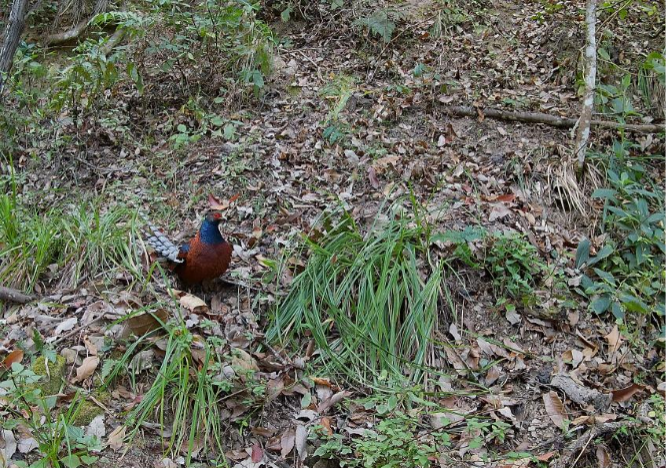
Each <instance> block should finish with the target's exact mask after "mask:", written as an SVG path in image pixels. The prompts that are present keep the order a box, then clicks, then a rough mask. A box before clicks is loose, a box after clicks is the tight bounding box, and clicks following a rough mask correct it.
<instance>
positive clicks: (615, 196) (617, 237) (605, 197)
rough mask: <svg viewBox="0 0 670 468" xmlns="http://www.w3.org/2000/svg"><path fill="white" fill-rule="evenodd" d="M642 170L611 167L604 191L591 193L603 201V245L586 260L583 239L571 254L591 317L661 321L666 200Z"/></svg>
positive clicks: (587, 254) (587, 244) (588, 246)
mask: <svg viewBox="0 0 670 468" xmlns="http://www.w3.org/2000/svg"><path fill="white" fill-rule="evenodd" d="M645 173H646V171H645V170H644V167H643V166H640V165H633V166H631V167H625V166H624V167H622V166H621V165H616V164H613V165H611V167H610V169H608V170H607V179H608V183H609V187H608V188H600V189H597V190H595V191H594V192H593V195H592V196H593V198H594V199H596V200H602V202H603V211H602V220H601V224H600V229H601V232H602V233H603V234H604V235H605V240H604V242H602V244H601V245H599V246H598V250H597V253H596V254H595V255H593V256H591V254H590V250H591V242H590V241H589V240H588V239H585V240H584V241H582V242H581V244H580V245H579V248H578V249H577V253H576V265H577V266H578V267H583V268H584V270H585V272H586V273H585V274H584V276H583V277H582V281H581V288H580V292H581V294H583V295H585V296H586V297H588V298H590V308H591V310H593V311H594V312H595V313H596V314H602V313H604V312H611V313H612V314H613V315H614V317H616V318H618V319H623V318H624V317H625V316H626V314H627V313H638V314H644V315H648V314H652V315H655V316H656V319H655V320H660V321H661V322H662V321H664V318H663V317H665V256H666V249H665V197H664V193H663V192H662V190H661V188H659V187H656V186H655V185H654V184H653V182H652V181H650V180H649V179H647V178H646V177H645Z"/></svg>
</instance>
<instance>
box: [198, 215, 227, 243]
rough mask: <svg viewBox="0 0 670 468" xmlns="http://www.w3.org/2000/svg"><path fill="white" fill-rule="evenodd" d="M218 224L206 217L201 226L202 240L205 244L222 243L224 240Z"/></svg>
mask: <svg viewBox="0 0 670 468" xmlns="http://www.w3.org/2000/svg"><path fill="white" fill-rule="evenodd" d="M218 224H219V223H217V222H213V221H209V220H207V219H205V220H204V221H203V222H202V225H201V226H200V242H202V243H204V244H220V243H221V242H223V241H224V240H223V237H222V236H221V232H220V231H219V225H218Z"/></svg>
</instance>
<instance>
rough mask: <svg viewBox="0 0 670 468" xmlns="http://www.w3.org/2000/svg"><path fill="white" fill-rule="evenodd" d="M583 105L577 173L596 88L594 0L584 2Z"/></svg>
mask: <svg viewBox="0 0 670 468" xmlns="http://www.w3.org/2000/svg"><path fill="white" fill-rule="evenodd" d="M584 83H585V84H586V89H585V90H584V103H583V105H582V114H581V115H580V116H579V122H578V123H577V132H576V133H575V137H576V139H575V154H576V155H577V161H578V164H579V173H580V174H581V172H582V171H583V169H584V161H585V159H586V146H587V145H588V143H589V133H590V132H591V116H592V115H593V95H594V91H595V88H596V0H587V2H586V51H585V52H584Z"/></svg>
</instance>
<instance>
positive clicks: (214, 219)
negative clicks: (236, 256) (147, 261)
mask: <svg viewBox="0 0 670 468" xmlns="http://www.w3.org/2000/svg"><path fill="white" fill-rule="evenodd" d="M145 221H146V223H147V225H148V227H149V230H150V231H145V236H146V237H147V239H146V241H147V243H148V244H149V245H150V246H151V247H153V248H154V249H155V250H156V252H157V253H158V254H159V255H160V256H161V257H163V258H165V259H167V261H168V263H169V264H171V269H172V270H173V271H174V273H175V274H176V275H177V277H178V278H179V279H180V280H181V282H182V283H184V284H185V285H186V286H192V285H195V284H198V283H202V282H205V281H209V280H213V279H215V278H218V277H219V276H221V275H222V274H223V273H225V272H226V270H227V269H228V266H229V265H230V258H231V256H232V253H233V246H232V245H231V244H230V243H228V242H227V241H226V240H225V239H224V238H223V236H222V235H221V231H220V230H219V224H221V223H222V222H223V217H222V215H221V213H218V212H213V211H209V212H208V213H207V214H206V215H205V219H204V220H203V221H202V224H201V225H200V229H199V230H198V233H197V234H196V235H195V237H194V238H192V239H191V240H190V241H189V242H188V243H186V244H183V245H182V246H181V247H177V246H176V245H175V244H174V243H172V241H170V240H169V239H168V238H167V237H166V236H165V235H164V234H163V233H162V232H161V231H160V230H159V229H158V228H157V227H156V226H154V225H153V224H151V222H150V221H149V220H148V219H146V217H145Z"/></svg>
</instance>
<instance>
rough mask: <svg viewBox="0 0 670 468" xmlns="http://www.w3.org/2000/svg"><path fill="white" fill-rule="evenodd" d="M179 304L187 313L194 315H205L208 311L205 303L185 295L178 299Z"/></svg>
mask: <svg viewBox="0 0 670 468" xmlns="http://www.w3.org/2000/svg"><path fill="white" fill-rule="evenodd" d="M179 304H180V305H181V306H182V307H183V308H184V309H186V310H188V311H189V312H193V313H194V314H200V313H205V312H207V310H208V307H207V303H206V302H205V301H203V300H202V299H200V298H199V297H198V296H194V295H193V294H189V293H186V294H184V295H183V296H182V297H180V298H179Z"/></svg>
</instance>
